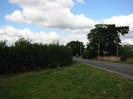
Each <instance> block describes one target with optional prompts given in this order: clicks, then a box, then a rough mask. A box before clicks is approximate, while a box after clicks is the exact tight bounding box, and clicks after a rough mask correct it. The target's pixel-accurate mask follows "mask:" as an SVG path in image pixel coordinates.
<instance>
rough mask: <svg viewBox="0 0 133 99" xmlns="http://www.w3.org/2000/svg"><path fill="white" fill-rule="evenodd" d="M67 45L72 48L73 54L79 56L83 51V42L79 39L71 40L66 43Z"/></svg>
mask: <svg viewBox="0 0 133 99" xmlns="http://www.w3.org/2000/svg"><path fill="white" fill-rule="evenodd" d="M67 46H68V47H69V48H70V49H71V50H72V54H73V56H80V55H82V53H83V51H84V44H83V42H80V41H78V40H77V41H71V42H69V43H67Z"/></svg>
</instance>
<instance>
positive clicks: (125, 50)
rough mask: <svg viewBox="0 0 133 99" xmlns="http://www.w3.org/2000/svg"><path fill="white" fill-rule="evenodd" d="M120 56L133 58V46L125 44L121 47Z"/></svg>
mask: <svg viewBox="0 0 133 99" xmlns="http://www.w3.org/2000/svg"><path fill="white" fill-rule="evenodd" d="M120 54H121V55H122V56H126V57H133V45H130V44H124V45H122V46H121V49H120Z"/></svg>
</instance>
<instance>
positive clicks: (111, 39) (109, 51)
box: [84, 24, 129, 58]
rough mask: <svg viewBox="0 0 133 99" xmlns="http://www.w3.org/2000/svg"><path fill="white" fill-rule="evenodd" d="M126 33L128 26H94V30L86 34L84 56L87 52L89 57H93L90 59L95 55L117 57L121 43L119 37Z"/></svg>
mask: <svg viewBox="0 0 133 99" xmlns="http://www.w3.org/2000/svg"><path fill="white" fill-rule="evenodd" d="M128 31H129V27H128V26H121V27H116V26H115V25H114V24H97V25H95V28H94V29H92V30H91V31H90V32H89V34H88V39H89V44H88V46H87V49H86V52H85V53H84V55H85V56H87V55H86V54H87V53H89V52H90V54H89V55H93V56H90V57H91V58H93V57H96V56H97V55H99V56H104V55H107V56H110V55H117V54H118V53H117V51H118V48H119V47H120V42H121V40H120V35H125V34H127V33H128ZM88 50H89V51H88ZM92 53H93V54H92Z"/></svg>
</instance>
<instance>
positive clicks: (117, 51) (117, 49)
mask: <svg viewBox="0 0 133 99" xmlns="http://www.w3.org/2000/svg"><path fill="white" fill-rule="evenodd" d="M116 43H117V44H116V56H118V55H119V45H118V38H117V42H116Z"/></svg>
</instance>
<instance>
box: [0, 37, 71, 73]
mask: <svg viewBox="0 0 133 99" xmlns="http://www.w3.org/2000/svg"><path fill="white" fill-rule="evenodd" d="M2 44H3V43H0V74H5V73H17V72H23V71H29V70H36V69H46V68H56V67H60V66H65V65H69V64H71V62H72V53H71V50H70V49H69V48H67V47H66V46H61V45H55V44H54V45H43V44H37V43H34V44H32V43H30V42H29V41H26V40H24V39H20V40H19V41H17V42H16V43H15V45H14V46H10V47H7V46H5V45H2Z"/></svg>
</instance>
